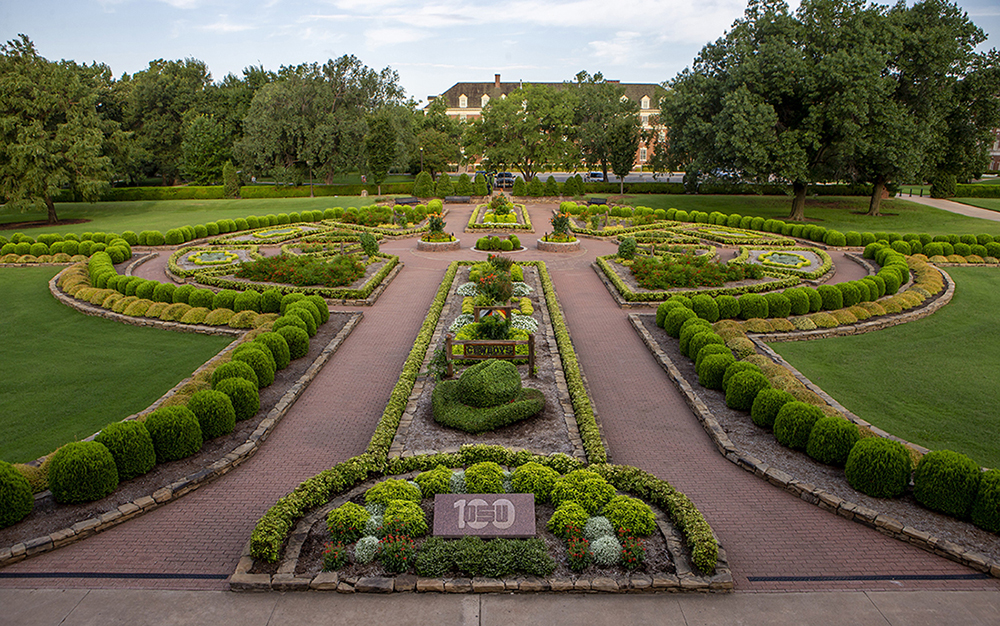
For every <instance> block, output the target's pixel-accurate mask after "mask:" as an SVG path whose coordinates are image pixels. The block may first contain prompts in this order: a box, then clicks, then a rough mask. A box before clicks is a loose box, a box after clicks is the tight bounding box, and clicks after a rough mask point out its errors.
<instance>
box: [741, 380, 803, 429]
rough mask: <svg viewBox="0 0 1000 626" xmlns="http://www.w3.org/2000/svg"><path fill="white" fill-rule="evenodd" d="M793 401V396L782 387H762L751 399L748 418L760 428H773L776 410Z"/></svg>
mask: <svg viewBox="0 0 1000 626" xmlns="http://www.w3.org/2000/svg"><path fill="white" fill-rule="evenodd" d="M794 401H795V396H793V395H792V394H790V393H788V392H787V391H785V390H783V389H773V388H772V389H764V390H763V391H761V392H760V393H758V394H757V397H756V398H754V400H753V406H751V407H750V419H752V420H753V423H754V424H756V425H758V426H760V427H761V428H774V419H775V418H776V417H777V416H778V411H780V410H781V407H783V406H785V405H786V404H788V403H789V402H794Z"/></svg>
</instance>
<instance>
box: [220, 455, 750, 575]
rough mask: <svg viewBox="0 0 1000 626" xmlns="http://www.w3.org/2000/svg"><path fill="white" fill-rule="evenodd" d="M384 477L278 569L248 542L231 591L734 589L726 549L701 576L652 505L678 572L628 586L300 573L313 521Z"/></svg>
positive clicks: (291, 544)
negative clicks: (267, 567)
mask: <svg viewBox="0 0 1000 626" xmlns="http://www.w3.org/2000/svg"><path fill="white" fill-rule="evenodd" d="M418 473H419V472H409V473H407V474H402V475H400V476H395V478H402V479H409V480H412V479H413V477H414V476H416V475H417V474H418ZM381 480H382V478H376V479H369V480H366V481H364V482H362V483H361V484H360V485H358V486H356V487H354V489H351V490H349V491H346V492H344V493H342V494H340V495H339V496H337V497H336V498H334V499H333V500H331V501H330V502H328V503H327V504H326V505H324V506H322V507H319V508H317V509H315V510H313V511H312V512H311V513H309V514H308V515H306V516H305V517H303V518H302V519H300V520H299V521H298V523H297V524H296V525H295V529H294V530H293V531H292V532H291V533H290V534H289V536H288V542H287V544H286V546H285V549H284V551H283V556H282V559H281V562H280V565H279V566H278V571H277V573H275V574H273V575H272V574H251V573H249V572H250V570H251V569H252V568H253V565H254V559H253V557H252V556H251V555H250V542H249V541H247V543H246V546H245V547H244V549H243V553H242V554H241V555H240V560H239V562H238V563H237V564H236V570H235V571H234V572H233V574H232V576H230V577H229V588H230V590H232V591H336V592H338V593H414V592H415V593H426V592H436V593H539V592H560V593H654V592H672V593H677V592H683V591H698V592H732V590H733V575H732V571H731V570H730V569H729V563H728V560H727V559H726V552H725V550H724V549H723V548H722V546H719V556H718V561H717V565H716V570H715V574H713V575H711V576H701V575H699V574H697V573H696V572H694V571H693V570H692V569H691V566H690V565H689V564H688V562H687V559H686V558H683V557H684V555H685V552H684V549H683V546H684V537H683V536H682V535H681V534H680V533H679V532H678V531H677V530H676V529H675V528H674V526H673V525H672V524H670V523H668V522H666V521H665V520H666V519H667V516H666V515H665V514H664V513H663V512H662V511H661V510H660V509H659V508H655V507H654V509H653V510H654V511H655V513H656V525H657V528H658V530H659V531H660V532H661V533H663V538H664V540H665V541H666V544H667V550H668V552H670V559H671V562H672V563H673V564H674V568H675V570H676V573H675V574H666V575H658V576H649V575H643V574H637V575H635V576H630V577H629V580H628V584H627V585H622V584H620V583H619V582H618V581H617V580H615V579H613V578H610V577H604V576H594V577H584V578H580V579H577V580H574V579H572V578H539V577H535V576H514V577H510V578H423V577H419V576H415V575H413V574H401V575H398V576H392V577H390V576H384V577H365V578H356V577H351V578H341V577H340V576H339V574H338V573H337V572H320V573H319V574H316V575H315V576H296V574H295V569H296V566H297V565H298V558H299V554H300V552H301V550H302V546H303V545H304V544H305V541H306V538H307V537H308V535H309V531H310V529H311V528H312V526H313V525H314V524H316V523H317V522H320V521H321V520H322V519H324V518H325V517H326V516H327V514H329V512H330V511H332V510H333V509H335V508H336V507H338V506H340V505H341V504H343V503H345V502H347V501H348V500H350V499H352V498H354V497H355V496H358V495H360V494H362V493H364V492H365V491H366V490H367V489H368V488H369V487H371V486H372V485H373V484H375V483H376V482H379V481H381Z"/></svg>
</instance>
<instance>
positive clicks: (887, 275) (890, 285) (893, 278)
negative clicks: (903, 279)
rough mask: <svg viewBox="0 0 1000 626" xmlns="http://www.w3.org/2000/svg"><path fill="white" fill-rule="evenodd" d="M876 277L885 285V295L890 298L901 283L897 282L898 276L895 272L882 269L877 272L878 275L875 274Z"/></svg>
mask: <svg viewBox="0 0 1000 626" xmlns="http://www.w3.org/2000/svg"><path fill="white" fill-rule="evenodd" d="M876 276H877V277H878V278H881V279H882V281H883V282H884V283H885V295H890V296H891V295H892V294H894V293H896V292H897V291H899V287H900V284H901V283H900V280H899V274H897V273H896V272H893V271H890V270H887V269H883V270H881V271H879V273H878V274H876Z"/></svg>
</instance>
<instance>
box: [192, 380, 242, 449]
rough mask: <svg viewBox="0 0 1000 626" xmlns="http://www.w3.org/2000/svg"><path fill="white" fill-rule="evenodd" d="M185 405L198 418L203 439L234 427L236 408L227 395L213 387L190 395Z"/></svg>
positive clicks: (223, 433) (219, 434)
mask: <svg viewBox="0 0 1000 626" xmlns="http://www.w3.org/2000/svg"><path fill="white" fill-rule="evenodd" d="M187 407H188V408H189V409H191V412H192V413H194V416H195V417H197V418H198V424H199V425H200V426H201V436H202V438H203V439H204V440H205V441H208V440H209V439H215V438H216V437H221V436H222V435H228V434H229V433H231V432H233V428H235V427H236V409H234V408H233V403H232V401H231V400H230V399H229V396H227V395H226V394H224V393H222V392H221V391H218V390H214V389H203V390H201V391H199V392H197V393H195V394H194V395H192V396H191V399H190V400H188V403H187Z"/></svg>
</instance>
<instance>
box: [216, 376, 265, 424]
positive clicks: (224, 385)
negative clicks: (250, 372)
mask: <svg viewBox="0 0 1000 626" xmlns="http://www.w3.org/2000/svg"><path fill="white" fill-rule="evenodd" d="M215 390H216V391H221V392H222V393H224V394H226V395H227V396H229V401H230V402H232V404H233V409H234V410H235V411H236V421H242V420H245V419H250V418H251V417H253V416H254V415H256V414H257V411H259V410H260V394H259V393H258V391H257V385H256V383H254V382H253V381H250V380H247V379H246V378H226V379H225V380H221V381H219V384H218V385H217V386H216V387H215Z"/></svg>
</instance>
